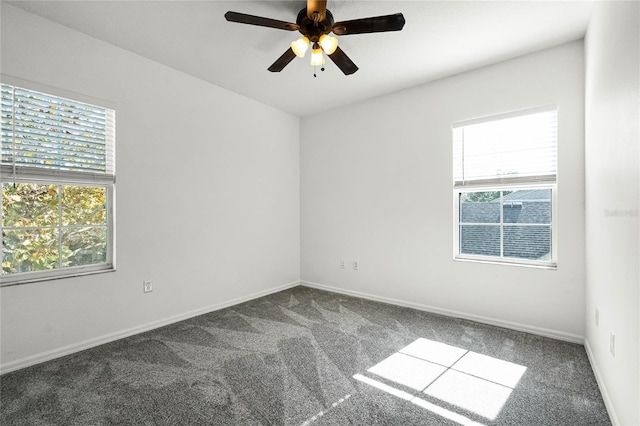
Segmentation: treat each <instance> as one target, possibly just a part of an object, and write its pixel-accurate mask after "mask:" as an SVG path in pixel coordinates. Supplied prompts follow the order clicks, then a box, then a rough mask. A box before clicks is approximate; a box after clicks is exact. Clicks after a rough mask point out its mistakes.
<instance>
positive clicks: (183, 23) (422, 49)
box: [7, 0, 592, 117]
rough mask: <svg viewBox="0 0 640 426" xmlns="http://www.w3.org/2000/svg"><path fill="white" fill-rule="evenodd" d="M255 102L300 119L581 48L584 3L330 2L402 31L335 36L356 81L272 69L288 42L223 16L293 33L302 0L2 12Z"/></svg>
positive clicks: (341, 14)
mask: <svg viewBox="0 0 640 426" xmlns="http://www.w3.org/2000/svg"><path fill="white" fill-rule="evenodd" d="M7 3H10V4H12V5H14V6H17V7H20V8H22V9H25V10H27V11H29V12H32V13H35V14H37V15H40V16H43V17H45V18H48V19H50V20H52V21H56V22H59V23H61V24H63V25H66V26H68V27H71V28H74V29H76V30H78V31H81V32H83V33H86V34H88V35H91V36H93V37H96V38H98V39H101V40H104V41H106V42H108V43H111V44H113V45H116V46H119V47H121V48H124V49H127V50H130V51H132V52H135V53H137V54H139V55H142V56H145V57H147V58H149V59H152V60H154V61H157V62H160V63H162V64H165V65H168V66H170V67H172V68H174V69H177V70H180V71H183V72H185V73H188V74H191V75H193V76H195V77H198V78H201V79H203V80H206V81H209V82H211V83H214V84H217V85H219V86H222V87H225V88H227V89H229V90H231V91H233V92H236V93H239V94H242V95H245V96H247V97H250V98H252V99H255V100H257V101H259V102H262V103H265V104H268V105H272V106H273V107H275V108H278V109H281V110H283V111H286V112H289V113H291V114H294V115H297V116H300V117H304V116H308V115H312V114H314V113H317V112H320V111H324V110H328V109H330V108H332V107H337V106H342V105H346V104H350V103H353V102H357V101H360V100H364V99H368V98H372V97H376V96H380V95H383V94H386V93H390V92H394V91H397V90H401V89H404V88H408V87H412V86H415V85H418V84H421V83H425V82H428V81H431V80H435V79H438V78H441V77H445V76H449V75H453V74H457V73H460V72H463V71H467V70H470V69H474V68H478V67H481V66H484V65H488V64H492V63H496V62H499V61H503V60H505V59H509V58H513V57H517V56H520V55H523V54H526V53H530V52H535V51H538V50H541V49H545V48H548V47H551V46H555V45H558V44H562V43H566V42H569V41H573V40H579V39H581V38H583V37H584V34H585V31H586V28H587V24H588V21H589V16H590V13H591V5H592V4H591V2H579V1H567V2H561V1H500V2H498V1H359V0H347V1H338V0H328V3H327V8H328V9H329V10H331V12H332V13H333V16H334V18H335V20H336V21H344V20H351V19H356V18H364V17H371V16H378V15H387V14H391V13H396V12H402V13H403V14H404V17H405V19H406V25H405V27H404V29H403V30H402V31H400V32H387V33H377V34H358V35H348V36H342V37H339V43H340V47H341V48H342V49H343V50H344V51H345V53H347V55H349V57H350V58H351V59H352V60H353V61H354V62H355V63H356V64H357V65H358V67H359V68H360V70H359V71H358V72H356V73H355V74H353V75H350V76H344V75H343V74H342V72H340V70H339V69H338V68H337V67H336V66H335V65H334V64H333V63H332V62H331V61H329V60H328V61H327V65H326V66H325V68H326V70H325V72H320V71H319V70H318V77H317V78H314V77H313V68H312V67H311V66H310V65H309V57H308V54H307V56H306V57H305V58H304V59H299V58H296V59H294V61H293V62H292V63H290V64H289V65H288V66H287V67H286V68H285V69H284V70H283V71H282V72H280V73H271V72H269V71H267V67H269V65H271V64H272V63H273V62H274V61H275V60H276V59H277V58H278V57H279V56H280V55H281V54H282V53H283V52H284V51H285V50H286V49H288V47H289V44H290V43H291V42H292V41H293V40H295V39H297V38H299V36H300V34H299V33H297V32H288V31H283V30H277V29H273V28H263V27H256V26H252V25H243V24H237V23H230V22H227V21H226V20H225V19H224V14H225V12H227V11H228V10H233V11H236V12H242V13H248V14H252V15H258V16H264V17H268V18H273V19H278V20H283V21H289V22H295V20H296V16H297V14H298V11H299V10H300V9H302V8H303V7H304V6H305V4H306V3H305V1H304V0H295V1H293V0H290V1H281V0H278V1H266V0H262V1H184V0H181V1H7Z"/></svg>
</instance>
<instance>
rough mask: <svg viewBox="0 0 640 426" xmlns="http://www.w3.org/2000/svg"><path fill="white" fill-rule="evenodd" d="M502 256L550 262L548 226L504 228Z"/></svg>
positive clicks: (549, 230)
mask: <svg viewBox="0 0 640 426" xmlns="http://www.w3.org/2000/svg"><path fill="white" fill-rule="evenodd" d="M504 256H505V257H515V258H518V259H530V260H546V261H549V260H551V227H550V226H505V227H504Z"/></svg>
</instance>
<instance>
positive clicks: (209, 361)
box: [0, 287, 610, 426]
mask: <svg viewBox="0 0 640 426" xmlns="http://www.w3.org/2000/svg"><path fill="white" fill-rule="evenodd" d="M0 391H1V396H0V402H1V404H2V405H1V414H0V424H2V425H3V426H9V425H111V424H113V425H260V424H262V425H318V426H320V425H418V424H419V425H460V424H462V425H477V424H483V425H493V424H496V425H497V424H500V425H536V426H541V425H563V426H566V425H581V426H583V425H608V424H610V422H609V418H608V416H607V412H606V410H605V407H604V403H603V401H602V397H601V395H600V392H599V390H598V388H597V385H596V382H595V378H594V376H593V372H592V370H591V368H590V366H589V362H588V360H587V356H586V353H585V350H584V348H583V347H582V346H580V345H576V344H571V343H566V342H561V341H556V340H552V339H548V338H544V337H539V336H534V335H531V334H527V333H521V332H516V331H511V330H506V329H501V328H498V327H492V326H487V325H482V324H478V323H474V322H471V321H466V320H458V319H452V318H447V317H443V316H439V315H433V314H429V313H425V312H421V311H416V310H412V309H407V308H401V307H396V306H391V305H387V304H382V303H376V302H371V301H367V300H362V299H358V298H353V297H348V296H343V295H339V294H334V293H328V292H323V291H319V290H315V289H310V288H306V287H296V288H293V289H290V290H286V291H283V292H280V293H276V294H273V295H270V296H266V297H262V298H260V299H256V300H253V301H250V302H247V303H243V304H240V305H237V306H233V307H230V308H227V309H223V310H220V311H216V312H212V313H209V314H206V315H202V316H198V317H195V318H192V319H189V320H186V321H183V322H180V323H176V324H173V325H170V326H167V327H163V328H160V329H156V330H153V331H150V332H147V333H143V334H140V335H136V336H133V337H130V338H126V339H123V340H119V341H117V342H113V343H109V344H106V345H102V346H99V347H96V348H93V349H89V350H86V351H83V352H80V353H77V354H74V355H70V356H66V357H64V358H60V359H56V360H53V361H49V362H46V363H43V364H39V365H37V366H33V367H30V368H26V369H23V370H20V371H16V372H13V373H9V374H6V375H4V376H2V377H1V382H0Z"/></svg>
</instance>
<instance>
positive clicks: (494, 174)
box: [453, 107, 557, 187]
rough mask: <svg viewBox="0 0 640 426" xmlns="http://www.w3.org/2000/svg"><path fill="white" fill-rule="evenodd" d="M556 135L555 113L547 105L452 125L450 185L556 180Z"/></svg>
mask: <svg viewBox="0 0 640 426" xmlns="http://www.w3.org/2000/svg"><path fill="white" fill-rule="evenodd" d="M489 120H490V121H489ZM556 135H557V111H556V109H555V108H548V107H547V108H542V109H536V110H530V111H525V112H519V113H516V114H509V115H506V116H502V117H492V118H490V119H486V120H482V121H473V122H467V123H459V124H456V125H454V126H453V178H454V184H455V186H457V187H460V186H466V185H478V184H481V185H486V184H499V183H519V182H528V183H531V182H536V181H540V182H550V181H555V179H556V169H557V136H556Z"/></svg>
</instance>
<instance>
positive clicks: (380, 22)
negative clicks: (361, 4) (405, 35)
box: [224, 0, 404, 76]
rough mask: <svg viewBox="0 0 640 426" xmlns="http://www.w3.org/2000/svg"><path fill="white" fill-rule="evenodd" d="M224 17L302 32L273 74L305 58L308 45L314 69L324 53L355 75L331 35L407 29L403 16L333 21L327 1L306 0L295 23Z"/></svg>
mask: <svg viewBox="0 0 640 426" xmlns="http://www.w3.org/2000/svg"><path fill="white" fill-rule="evenodd" d="M224 17H225V18H226V19H227V21H229V22H237V23H240V24H249V25H257V26H260V27H269V28H277V29H279V30H285V31H299V32H300V33H301V34H302V37H301V38H300V39H298V40H296V41H294V42H293V43H291V47H290V48H289V49H287V50H286V51H285V52H284V53H283V54H282V56H280V57H279V58H278V59H276V61H275V62H274V63H273V64H271V66H270V67H269V68H268V70H269V71H271V72H280V71H282V70H283V69H284V67H286V66H287V64H289V62H291V61H292V60H293V59H294V58H295V57H296V56H298V57H303V56H304V54H305V53H306V51H307V49H308V48H309V45H311V65H312V66H322V65H324V63H325V60H324V56H323V52H324V53H326V54H327V56H328V57H329V58H330V59H331V60H332V61H333V62H334V63H335V64H336V65H337V66H338V68H340V70H341V71H342V72H343V73H344V74H345V75H349V74H353V73H354V72H356V71H358V67H357V66H356V64H354V63H353V61H352V60H351V59H350V58H349V57H348V56H347V55H346V54H345V53H344V52H343V51H342V49H340V48H339V47H338V39H337V38H336V37H333V36H330V35H329V34H330V33H332V32H333V33H334V34H335V35H338V36H343V35H349V34H363V33H379V32H386V31H400V30H401V29H402V27H403V26H404V16H403V15H402V13H395V14H393V15H384V16H375V17H372V18H361V19H354V20H351V21H341V22H334V20H333V15H332V14H331V11H329V10H328V9H327V1H326V0H307V7H305V8H304V9H302V10H301V11H300V12H299V13H298V17H297V19H296V23H295V24H294V23H292V22H285V21H278V20H276V19H270V18H263V17H260V16H254V15H247V14H245V13H239V12H231V11H229V12H227V13H225V15H224ZM322 70H324V68H322ZM314 76H315V74H314Z"/></svg>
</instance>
